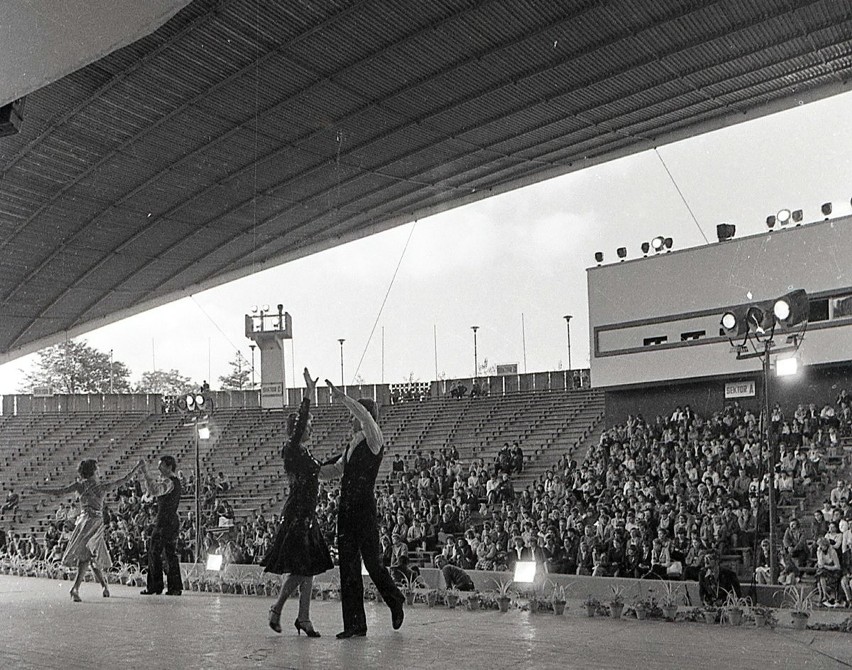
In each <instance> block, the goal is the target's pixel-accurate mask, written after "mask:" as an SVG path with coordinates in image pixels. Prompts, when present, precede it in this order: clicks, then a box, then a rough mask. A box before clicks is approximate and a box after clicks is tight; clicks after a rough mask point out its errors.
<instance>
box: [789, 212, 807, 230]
mask: <svg viewBox="0 0 852 670" xmlns="http://www.w3.org/2000/svg"><path fill="white" fill-rule="evenodd" d="M791 216H792V217H793V223H795V224H796V225H797V226H798V225H799V224H800V223H801V222H802V217H803V216H804V215H803V214H802V210H801V209H794V210H793V213H792V215H791Z"/></svg>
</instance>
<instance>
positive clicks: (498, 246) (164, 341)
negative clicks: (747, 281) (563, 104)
mask: <svg viewBox="0 0 852 670" xmlns="http://www.w3.org/2000/svg"><path fill="white" fill-rule="evenodd" d="M851 156H852V94H845V95H839V96H834V97H832V98H829V99H827V100H822V101H820V102H815V103H811V104H807V105H802V106H800V107H797V108H795V109H792V110H789V111H787V112H782V113H779V114H775V115H773V116H769V117H765V118H762V119H757V120H755V121H751V122H748V123H743V124H739V125H737V126H733V127H730V128H726V129H723V130H719V131H715V132H712V133H707V134H705V135H702V136H700V137H696V138H693V139H689V140H685V141H682V142H678V143H676V144H672V145H667V146H663V147H661V148H660V149H659V150H658V151H657V152H654V151H649V152H644V153H641V154H637V155H635V156H630V157H627V158H623V159H620V160H616V161H612V162H610V163H608V164H606V165H603V166H599V167H593V168H589V169H587V170H584V171H582V172H578V173H574V174H571V175H566V176H564V177H559V178H556V179H553V180H550V181H547V182H542V183H540V184H537V185H534V186H530V187H527V188H524V189H520V190H517V191H514V192H512V193H508V194H504V195H501V196H496V197H493V198H490V199H488V200H485V201H483V202H480V203H476V204H473V205H470V206H467V207H461V208H458V209H456V210H453V211H451V212H447V213H444V214H440V215H438V216H434V217H430V218H428V219H423V220H420V221H418V222H417V223H416V224H408V225H405V226H400V227H398V228H395V229H393V230H390V231H387V232H385V233H381V234H378V235H374V236H372V237H370V238H367V239H363V240H359V241H357V242H352V243H350V244H346V245H343V246H340V247H337V248H334V249H330V250H328V251H325V252H322V253H319V254H315V255H313V256H310V257H308V258H304V259H301V260H298V261H294V262H291V263H288V264H286V265H283V266H281V267H279V268H275V269H271V270H267V271H265V272H262V273H259V274H256V275H253V276H251V277H247V278H245V279H241V280H238V281H235V282H233V283H231V284H228V285H225V286H222V287H219V288H215V289H211V290H209V291H205V292H203V293H199V294H197V295H195V296H193V297H192V298H190V299H183V300H180V301H178V302H175V303H172V304H170V305H166V306H164V307H161V308H158V309H155V310H151V311H149V312H146V313H145V314H140V315H137V316H135V317H132V318H129V319H126V320H125V321H122V322H119V323H116V324H112V325H110V326H107V327H105V328H102V329H100V330H97V331H93V332H91V333H89V334H88V335H86V336H84V337H83V338H81V339H84V340H86V341H87V342H88V343H89V344H90V345H92V346H94V347H96V348H98V349H101V350H104V351H108V350H110V349H112V350H113V351H114V357H115V359H116V360H120V361H123V362H124V363H126V364H127V365H128V366H129V367H130V370H131V372H132V379H133V380H134V381H135V380H137V379H138V378H139V377H140V376H141V374H142V373H143V372H145V371H146V370H151V369H154V367H156V368H157V369H171V368H175V369H178V370H179V371H180V372H181V373H183V374H185V375H187V376H190V377H192V378H193V379H194V380H197V381H198V382H200V381H201V380H202V379H208V380H209V381H210V383H211V386H212V387H213V388H214V389H215V388H217V387H218V378H219V376H220V375H223V374H226V373H227V371H228V369H229V366H228V362H229V361H230V360H232V359H233V358H234V355H235V351H236V350H237V349H239V351H240V352H242V354H243V355H244V356H245V357H246V359H249V358H250V357H251V352H250V349H249V346H248V345H249V341H248V340H247V339H246V338H245V337H244V335H243V315H244V314H245V313H247V311H248V310H249V308H250V306H251V305H252V304H263V303H267V304H270V305H272V306H274V305H276V304H278V303H283V305H284V308H285V310H286V311H288V312H290V314H291V315H292V317H293V331H294V339H293V342H292V345H293V347H292V349H291V348H289V347H287V348H286V369H287V375H288V385H291V382H292V374H293V372H294V371H295V372H296V373H297V375H298V376H299V377H300V374H299V371H300V370H301V368H302V367H303V366H305V365H308V366H310V368H311V370H312V372H314V373H315V374H316V375H318V376H321V377H328V378H330V379H332V380H334V381H339V379H340V345H339V344H338V339H339V338H345V340H346V341H345V343H344V364H345V380H346V383H347V384H349V383H351V382H352V381H353V379H354V378H355V377H356V375H358V376H360V377H361V378H363V379H364V380H365V381H366V382H368V383H372V382H377V383H378V382H382V381H384V382H385V383H393V382H401V381H403V380H404V379H406V378H407V377H408V376H409V375H410V374H412V373H413V375H414V377H415V378H417V379H420V380H423V381H428V380H432V379H434V378H435V374H436V369H437V372H438V373H439V374H445V375H447V376H448V377H450V378H452V377H461V376H470V375H471V374H472V373H473V368H474V352H473V332H472V331H471V328H470V326H472V325H477V326H479V330H478V333H477V345H478V357H479V361H480V362H482V361H483V359H486V358H487V359H488V362H489V363H517V364H518V369H519V371H521V372H524V371H529V372H534V371H542V370H555V369H559V368H561V367H563V368H564V367H567V332H566V326H565V320H564V319H563V316H564V315H565V314H572V315H574V318H573V319H572V321H571V363H572V367H574V368H580V367H588V365H589V325H588V305H587V302H588V300H587V293H586V268H587V267H589V266H591V265H593V264H594V259H593V255H594V252H595V251H603V252H604V254H605V262H615V261H616V254H615V250H616V248H617V247H619V246H626V247H627V248H628V253H629V257H630V258H634V257H636V256H638V255H641V254H640V250H639V246H640V244H641V243H642V242H643V241H647V240H650V239H651V238H652V237H654V236H655V235H663V236H667V237H672V238H673V239H674V246H675V248H678V249H680V248H685V247H694V246H699V245H702V244H706V243H707V242H706V241H705V237H706V240H707V241H709V243H711V244H712V243H715V242H716V224H717V223H721V222H729V223H733V224H735V225H736V227H737V233H736V234H737V237H741V236H745V235H753V234H757V233H762V232H765V231H766V226H765V219H766V216H767V215H769V214H773V213H775V212H777V211H778V210H779V209H781V208H783V207H789V208H791V209H795V208H801V209H803V210H804V214H805V221H813V220H818V219H820V218H822V217H821V214H820V211H819V208H820V205H821V204H822V203H823V202H826V201H832V202H833V203H834V214H833V215H832V216H844V215H848V214H850V211H852V207H850V197H852V158H850V157H851ZM663 162H665V166H666V167H668V170H669V171H670V172H671V175H672V177H673V178H674V182H676V184H677V187H676V186H675V183H673V181H672V179H671V178H670V177H669V175H668V174H667V172H666V169H665V167H664V165H663ZM678 189H679V190H680V192H681V193H682V194H683V197H684V198H685V200H686V204H685V203H684V200H683V199H682V198H681V196H680V195H679V193H678ZM687 205H688V208H687ZM690 210H691V212H692V214H694V216H695V219H693V216H692V214H690ZM409 236H410V242H409V244H408V247H407V249H406V250H405V253H404V254H403V249H405V247H406V241H407V240H408V239H409ZM400 260H401V264H400ZM398 264H400V265H399V272H398V274H397V276H396V279H395V280H393V281H392V279H393V277H394V271H395V270H396V268H397V265H398ZM388 291H389V293H388ZM386 294H387V295H388V297H387V302H386V304H385V305H384V308H383V309H382V302H383V300H384V298H385V295H386ZM374 326H375V331H373V329H374ZM435 334H437V337H436V336H435ZM436 342H437V364H436ZM383 343H384V344H383ZM383 351H384V365H383V364H382V359H383V356H382V353H383ZM33 360H34V356H27V357H24V358H21V359H18V360H17V361H13V362H11V363H8V364H6V365H3V366H0V393H15V392H19V391H21V390H22V389H21V388H20V386H21V381H22V376H23V374H22V370H26V369H28V368H29V366H30V365H31V363H32V361H33ZM256 365H257V369H258V371H259V369H260V362H259V360H257V361H256ZM258 382H259V379H258Z"/></svg>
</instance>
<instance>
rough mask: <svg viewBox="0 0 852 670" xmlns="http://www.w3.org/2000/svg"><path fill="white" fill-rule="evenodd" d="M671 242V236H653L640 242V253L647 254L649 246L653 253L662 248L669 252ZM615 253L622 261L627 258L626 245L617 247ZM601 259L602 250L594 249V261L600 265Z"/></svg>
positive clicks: (602, 258)
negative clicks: (646, 240) (648, 240)
mask: <svg viewBox="0 0 852 670" xmlns="http://www.w3.org/2000/svg"><path fill="white" fill-rule="evenodd" d="M673 244H674V241H673V240H672V238H671V237H662V236H658V237H655V238H654V239H653V240H651V241H650V242H642V254H643V255H645V256H647V255H648V252H649V251H650V250H651V248H653V249H654V253H657V254H658V253H660V252H661V251H663V250H665V251H666V252H669V251H671V250H672V245H673ZM615 253H616V254H617V255H618V258H619V259H620V260H622V261H623V260H624V259H625V258H627V247H618V249H616V250H615ZM603 260H604V255H603V251H596V252H595V262H596V263H597V264H598V265H600V264H601V263H603Z"/></svg>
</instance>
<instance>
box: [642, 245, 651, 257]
mask: <svg viewBox="0 0 852 670" xmlns="http://www.w3.org/2000/svg"><path fill="white" fill-rule="evenodd" d="M650 250H651V244H650V243H649V242H642V255H643V256H647V255H648V252H649V251H650Z"/></svg>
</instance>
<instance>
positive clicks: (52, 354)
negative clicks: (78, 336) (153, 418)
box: [21, 340, 130, 393]
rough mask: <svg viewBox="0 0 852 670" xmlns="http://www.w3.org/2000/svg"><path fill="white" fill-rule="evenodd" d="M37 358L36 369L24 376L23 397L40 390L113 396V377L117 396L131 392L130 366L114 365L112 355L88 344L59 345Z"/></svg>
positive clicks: (82, 341) (48, 349) (119, 362)
mask: <svg viewBox="0 0 852 670" xmlns="http://www.w3.org/2000/svg"><path fill="white" fill-rule="evenodd" d="M37 355H38V360H37V361H36V362H35V364H34V366H33V369H32V370H31V371H30V372H28V373H26V374H25V376H24V381H23V384H22V388H21V391H22V392H23V393H30V392H32V389H33V387H38V386H41V387H47V388H50V389H51V390H52V391H53V392H54V393H109V392H110V377H112V391H113V393H129V392H130V370H129V369H128V368H127V366H126V365H125V364H124V363H122V362H121V361H116V360H112V362H110V359H111V358H112V356H111V355H110V354H109V352H103V351H98V350H97V349H95V348H94V347H90V346H89V345H88V344H86V341H85V340H81V341H80V342H74V341H68V342H64V343H63V344H57V345H56V346H53V347H49V348H47V349H42V350H41V351H39V352H38V354H37Z"/></svg>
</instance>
